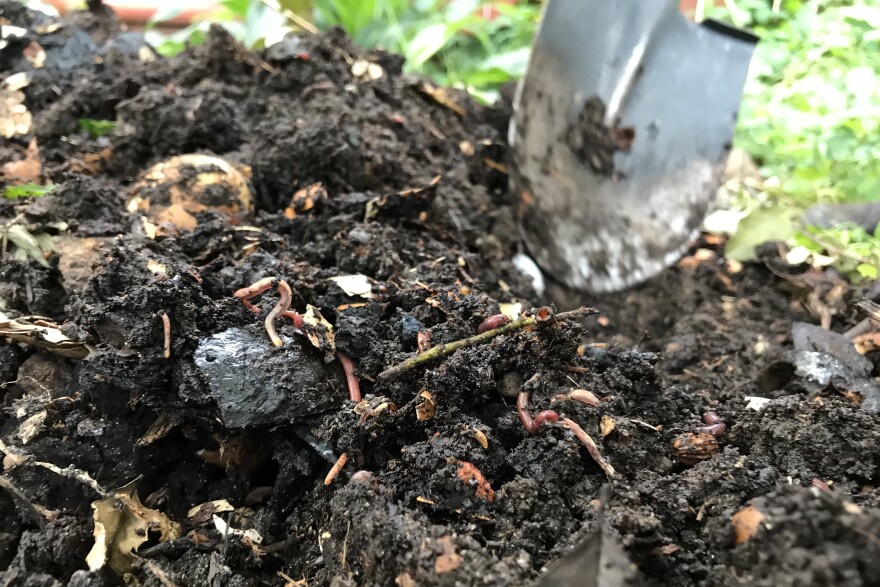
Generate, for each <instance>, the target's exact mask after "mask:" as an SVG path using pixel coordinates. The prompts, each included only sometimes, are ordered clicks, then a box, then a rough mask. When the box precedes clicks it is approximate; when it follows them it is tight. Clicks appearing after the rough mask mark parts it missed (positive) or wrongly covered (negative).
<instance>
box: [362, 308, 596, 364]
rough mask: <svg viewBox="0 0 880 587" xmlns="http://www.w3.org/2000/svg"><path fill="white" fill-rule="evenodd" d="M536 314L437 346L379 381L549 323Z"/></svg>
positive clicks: (588, 311) (583, 312)
mask: <svg viewBox="0 0 880 587" xmlns="http://www.w3.org/2000/svg"><path fill="white" fill-rule="evenodd" d="M597 313H598V311H597V310H596V309H595V308H578V309H577V310H571V311H569V312H561V313H559V314H557V315H556V319H557V320H566V319H577V318H585V317H587V316H592V315H593V314H597ZM536 314H538V316H537V317H536V316H528V317H526V318H520V319H519V320H514V321H513V322H508V323H507V324H505V325H504V326H501V327H499V328H494V329H492V330H487V331H486V332H483V333H481V334H477V335H474V336H471V337H468V338H464V339H461V340H456V341H453V342H447V343H445V344H441V345H438V346H435V347H433V348H431V349H429V350H427V351H425V352H424V353H422V354H420V355H416V356H414V357H410V358H409V359H407V360H405V361H403V362H402V363H398V364H397V365H394V366H393V367H389V368H388V369H385V370H384V371H382V372H381V373H379V379H384V380H386V381H388V380H391V379H394V378H396V377H399V376H400V375H402V374H403V373H406V372H407V371H409V370H411V369H415V368H416V367H419V366H420V365H423V364H425V363H427V362H429V361H433V360H434V359H439V358H440V357H445V356H447V355H451V354H452V353H454V352H455V351H457V350H459V349H463V348H467V347H471V346H474V345H478V344H481V343H484V342H487V341H490V340H492V339H493V338H495V337H496V336H498V335H500V334H504V333H506V332H510V331H512V330H519V329H521V328H528V327H530V326H538V325H539V324H543V323H545V322H548V321H549V320H548V319H547V318H544V317H543V315H542V314H541V311H540V310H539V311H538V312H537V313H536Z"/></svg>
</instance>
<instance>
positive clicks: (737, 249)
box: [724, 206, 794, 261]
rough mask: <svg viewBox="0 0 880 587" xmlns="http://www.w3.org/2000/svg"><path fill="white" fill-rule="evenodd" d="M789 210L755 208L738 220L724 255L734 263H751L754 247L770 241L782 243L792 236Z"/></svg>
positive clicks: (775, 207)
mask: <svg viewBox="0 0 880 587" xmlns="http://www.w3.org/2000/svg"><path fill="white" fill-rule="evenodd" d="M789 216H790V210H788V209H787V208H785V207H784V206H773V207H767V208H756V209H755V210H753V211H752V212H751V213H750V214H749V215H748V216H746V217H745V218H743V219H742V220H740V222H739V225H738V226H737V229H736V233H735V234H734V235H733V236H731V237H730V240H728V241H727V246H726V247H725V250H724V254H725V256H726V257H728V258H730V259H734V260H735V261H753V260H754V259H755V247H757V246H758V245H761V244H763V243H766V242H770V241H784V240H786V239H787V238H788V237H790V236H791V235H792V233H793V232H794V227H793V225H792V223H791V219H790V218H789Z"/></svg>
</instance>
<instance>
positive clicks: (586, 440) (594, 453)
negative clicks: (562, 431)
mask: <svg viewBox="0 0 880 587" xmlns="http://www.w3.org/2000/svg"><path fill="white" fill-rule="evenodd" d="M562 425H563V426H565V427H566V428H568V429H569V430H571V431H572V432H574V435H575V436H577V439H578V440H580V441H581V443H582V444H583V445H584V446H585V447H586V448H587V452H588V453H590V456H591V457H593V460H594V461H596V464H597V465H599V467H600V468H601V469H602V470H603V471H605V476H606V477H608V479H612V478H613V477H614V467H612V466H611V463H609V462H608V461H606V460H605V457H603V456H602V453H600V452H599V447H598V446H596V443H595V442H593V439H592V438H590V435H589V434H587V433H586V432H585V431H584V429H583V428H581V427H580V426H578V424H577V422H575V421H574V420H571V419H569V418H563V419H562Z"/></svg>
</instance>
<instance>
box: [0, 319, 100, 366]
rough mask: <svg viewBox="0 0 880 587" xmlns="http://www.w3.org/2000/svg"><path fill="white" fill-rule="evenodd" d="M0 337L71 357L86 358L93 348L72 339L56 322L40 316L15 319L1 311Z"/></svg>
mask: <svg viewBox="0 0 880 587" xmlns="http://www.w3.org/2000/svg"><path fill="white" fill-rule="evenodd" d="M0 338H5V339H6V340H7V341H11V342H19V343H22V344H25V345H29V346H35V347H37V348H40V349H44V350H47V351H50V352H53V353H55V354H57V355H61V356H62V357H68V358H70V359H84V358H86V357H87V356H88V355H89V352H90V350H91V349H89V347H88V345H86V344H85V343H82V342H77V341H75V340H70V339H69V338H67V336H65V335H64V334H62V332H61V331H60V330H59V329H58V326H57V325H56V324H55V323H54V322H51V321H50V320H48V319H46V318H42V317H40V316H22V317H21V318H18V319H16V320H13V319H11V318H9V317H7V316H6V314H4V313H3V312H0Z"/></svg>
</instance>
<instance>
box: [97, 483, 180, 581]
mask: <svg viewBox="0 0 880 587" xmlns="http://www.w3.org/2000/svg"><path fill="white" fill-rule="evenodd" d="M92 510H93V512H94V519H95V531H94V535H95V545H94V546H93V547H92V550H91V551H90V552H89V554H88V555H87V556H86V563H87V564H88V566H89V570H90V571H92V572H95V571H98V570H99V569H101V568H103V567H104V566H105V565H108V566H109V567H110V568H111V569H113V570H114V571H115V572H116V573H118V574H120V575H122V574H124V573H127V572H128V571H129V570H130V569H131V564H132V562H133V561H134V557H135V555H134V553H135V552H136V551H137V549H138V548H140V546H141V545H142V544H143V543H144V542H146V541H147V540H148V539H149V537H150V532H153V533H154V534H158V536H159V541H160V542H165V541H166V540H172V539H174V538H177V537H178V536H180V525H179V524H178V523H176V522H173V521H171V520H170V519H169V518H168V516H166V515H165V514H163V513H162V512H160V511H158V510H153V509H150V508H148V507H146V506H144V505H143V504H142V503H141V500H140V498H139V497H138V495H137V481H132V482H131V483H129V484H128V485H125V486H124V487H120V488H119V489H116V490H115V491H113V494H112V495H110V496H108V497H105V498H103V499H100V500H98V501H95V502H92Z"/></svg>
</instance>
